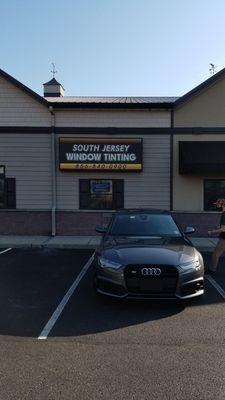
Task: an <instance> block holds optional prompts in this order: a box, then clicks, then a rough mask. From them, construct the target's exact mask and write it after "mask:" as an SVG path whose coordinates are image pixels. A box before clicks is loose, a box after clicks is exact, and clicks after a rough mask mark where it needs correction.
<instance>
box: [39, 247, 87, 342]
mask: <svg viewBox="0 0 225 400" xmlns="http://www.w3.org/2000/svg"><path fill="white" fill-rule="evenodd" d="M93 259H94V253H93V254H92V256H91V258H89V260H88V262H87V263H86V264H85V266H84V267H83V268H82V270H81V271H80V273H79V275H78V276H77V278H76V279H75V281H74V282H73V284H72V285H71V286H70V288H69V290H68V292H67V293H66V294H65V296H64V297H63V299H62V300H61V302H60V303H59V305H58V307H57V308H56V309H55V311H54V313H53V314H52V316H51V318H50V319H49V321H48V322H47V324H46V325H45V327H44V329H43V330H42V332H41V333H40V335H39V336H38V339H39V340H46V339H47V337H48V335H49V333H50V331H51V330H52V328H53V326H54V325H55V323H56V321H57V319H58V318H59V316H60V315H61V313H62V311H63V309H64V308H65V306H66V304H67V303H68V301H69V299H70V297H71V296H72V294H73V293H74V291H75V290H76V288H77V287H78V285H79V283H80V281H81V279H82V278H83V277H84V275H85V274H86V272H87V271H88V268H89V267H90V266H91V264H92V261H93Z"/></svg>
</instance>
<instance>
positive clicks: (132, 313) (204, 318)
mask: <svg viewBox="0 0 225 400" xmlns="http://www.w3.org/2000/svg"><path fill="white" fill-rule="evenodd" d="M2 251H3V253H2V254H1V258H0V302H1V309H2V312H1V319H0V335H4V336H14V337H34V338H37V337H39V335H40V334H41V332H42V330H43V328H44V327H45V325H46V323H48V321H49V320H50V318H51V317H52V314H53V313H54V312H55V311H56V309H57V307H58V306H59V304H60V302H61V301H62V299H63V298H64V296H65V295H67V293H68V290H69V289H71V285H73V284H74V282H75V283H76V291H75V293H73V291H72V292H71V293H70V296H69V298H67V300H66V301H65V302H63V305H62V306H61V307H60V310H59V312H58V315H57V318H55V320H54V323H52V325H51V328H50V329H49V338H51V339H52V338H65V337H67V338H72V339H73V340H76V339H78V340H79V341H80V340H81V339H82V337H85V336H89V337H90V338H91V340H92V341H94V340H99V334H101V338H104V339H105V340H106V341H107V340H113V338H116V340H117V335H118V332H119V335H120V337H121V338H123V340H125V341H127V340H128V337H130V338H131V337H133V336H134V337H138V340H142V339H143V340H145V335H147V338H148V339H149V338H150V337H151V338H152V339H153V340H155V337H154V334H155V335H156V336H159V337H160V340H163V341H164V340H166V342H170V341H171V340H173V333H172V336H171V337H170V334H169V333H168V332H170V331H171V328H172V327H173V330H174V329H176V337H177V340H178V341H181V342H182V340H185V338H186V337H188V338H190V337H192V338H193V339H194V338H195V337H194V336H193V335H194V332H197V335H198V334H199V332H202V333H203V334H204V337H208V338H210V337H212V336H214V337H215V332H214V331H217V332H218V330H220V329H223V325H221V324H222V322H221V318H220V313H221V312H223V306H224V299H223V297H222V296H221V295H220V294H219V292H218V290H216V288H215V287H214V286H213V285H212V284H211V283H210V282H209V281H207V280H206V293H205V295H204V296H203V297H202V298H201V299H199V300H193V301H189V302H188V303H181V302H178V301H170V302H165V301H118V300H113V299H111V298H105V297H102V296H98V295H97V294H96V293H95V290H94V288H93V284H92V281H93V268H89V269H87V270H86V271H84V273H83V274H82V275H83V276H80V273H81V271H82V270H83V267H84V265H85V264H86V263H87V262H88V260H89V259H90V257H91V255H92V254H93V251H92V250H62V249H36V250H34V249H33V250H32V249H26V250H25V249H11V250H10V251H6V252H4V250H2ZM209 257H210V255H209V254H206V255H204V258H205V260H206V262H207V260H208V259H209ZM223 261H224V260H223V259H222V260H221V265H220V268H219V272H218V274H217V275H216V277H215V278H214V279H215V280H216V282H217V283H218V284H219V285H221V288H224V289H225V283H224V282H225V271H224V269H223V265H222V262H223ZM77 277H78V278H79V282H76V278H77ZM212 307H213V312H211V311H212ZM170 317H171V318H170ZM187 320H188V321H191V323H190V322H189V323H188V324H187ZM212 321H213V324H212ZM192 323H193V324H194V327H195V329H194V330H193V329H192ZM143 324H145V328H146V329H143ZM171 324H172V325H171ZM184 325H187V327H186V329H185V332H184V331H183V326H184ZM206 326H207V330H206V332H204V330H205V329H206ZM150 327H151V330H150V331H149V328H150ZM215 328H216V329H215ZM165 332H166V337H164V336H165ZM127 335H128V336H127ZM152 335H153V336H152ZM196 339H197V337H196Z"/></svg>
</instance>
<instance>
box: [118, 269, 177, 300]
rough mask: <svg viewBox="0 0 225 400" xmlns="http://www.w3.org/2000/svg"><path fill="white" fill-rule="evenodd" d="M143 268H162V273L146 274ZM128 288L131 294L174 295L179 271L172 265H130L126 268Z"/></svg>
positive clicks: (125, 274)
mask: <svg viewBox="0 0 225 400" xmlns="http://www.w3.org/2000/svg"><path fill="white" fill-rule="evenodd" d="M143 268H160V270H161V275H156V276H155V275H145V276H143V275H142V273H141V270H142V269H143ZM124 278H125V282H126V286H127V290H128V292H129V293H131V294H140V295H153V296H156V297H157V296H162V297H163V296H165V297H166V296H173V295H174V294H175V291H176V286H177V280H178V271H177V269H176V267H174V266H172V265H128V266H127V267H126V268H125V270H124Z"/></svg>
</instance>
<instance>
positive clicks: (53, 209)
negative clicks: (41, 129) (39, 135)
mask: <svg viewBox="0 0 225 400" xmlns="http://www.w3.org/2000/svg"><path fill="white" fill-rule="evenodd" d="M49 111H50V113H51V152H52V163H51V169H52V212H51V214H52V215H51V229H52V232H51V235H52V236H55V235H56V163H55V160H56V157H55V153H56V151H55V150H56V149H55V113H54V110H53V107H52V106H49Z"/></svg>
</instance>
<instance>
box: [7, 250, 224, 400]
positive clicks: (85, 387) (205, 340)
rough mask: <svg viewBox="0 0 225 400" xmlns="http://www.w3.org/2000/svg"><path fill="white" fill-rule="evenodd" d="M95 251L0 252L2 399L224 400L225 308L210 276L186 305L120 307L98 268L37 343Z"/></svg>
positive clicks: (164, 303)
mask: <svg viewBox="0 0 225 400" xmlns="http://www.w3.org/2000/svg"><path fill="white" fill-rule="evenodd" d="M92 253H93V251H87V250H60V249H39V250H38V249H37V250H31V249H30V250H24V249H19V250H18V249H16V250H15V249H12V250H11V251H8V252H5V253H3V254H2V255H1V256H0V304H1V318H0V357H1V360H2V369H1V371H2V376H1V380H0V397H2V398H4V399H6V400H7V399H14V398H15V393H14V392H13V390H16V391H17V394H18V395H17V398H18V399H24V398H35V399H54V400H55V399H70V398H71V399H81V398H82V399H89V398H94V399H104V400H105V399H110V400H112V399H122V398H130V399H136V398H141V399H147V398H151V399H153V400H154V399H158V398H162V399H164V398H165V399H173V400H176V399H180V398H185V399H186V398H187V399H192V398H196V397H198V398H201V399H207V400H209V399H211V398H217V399H223V396H224V390H225V384H224V381H225V373H224V371H225V349H224V341H225V330H224V316H225V308H224V307H225V302H224V299H223V297H222V296H221V295H220V294H219V293H218V291H217V290H216V289H215V287H213V286H212V285H211V283H210V282H208V281H207V280H206V292H205V295H204V296H203V297H202V298H200V299H199V300H198V301H190V302H188V303H187V304H186V303H181V302H178V301H170V302H167V301H122V302H121V301H118V300H113V299H110V298H104V297H99V296H97V295H96V293H95V291H94V289H93V285H92V278H93V268H92V267H90V268H88V269H86V271H85V274H83V277H82V279H81V281H80V284H79V285H78V286H77V287H76V290H75V291H74V292H73V294H72V295H71V297H70V299H69V301H68V302H67V304H65V308H62V310H61V313H60V315H59V317H58V319H57V320H56V321H55V324H54V325H53V327H52V329H51V331H50V333H49V336H48V339H47V340H45V341H40V340H38V336H39V335H40V333H41V331H42V329H43V328H44V326H45V324H46V323H47V322H48V320H49V319H50V318H51V316H52V314H53V313H54V311H55V310H56V309H57V307H58V305H59V304H60V302H61V300H62V299H63V297H64V296H65V294H66V293H68V290H69V289H70V288H71V285H73V283H74V282H75V281H76V279H77V277H78V276H79V274H80V273H81V271H82V270H83V267H84V265H86V264H87V262H88V260H89V259H90V256H91V254H92ZM223 262H224V260H221V265H220V271H219V274H218V276H217V277H216V278H215V279H216V280H217V281H218V282H219V284H221V285H224V283H223V277H224V273H223V271H222V269H223ZM221 279H222V280H221ZM12 377H13V378H12ZM106 382H107V384H106ZM40 388H41V389H40ZM90 394H91V396H90ZM150 394H151V396H150Z"/></svg>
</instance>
